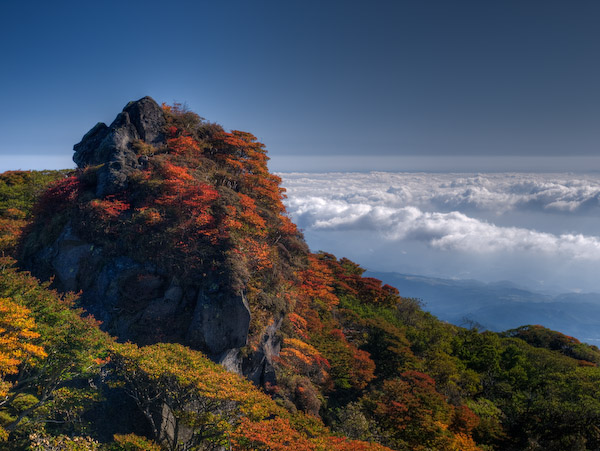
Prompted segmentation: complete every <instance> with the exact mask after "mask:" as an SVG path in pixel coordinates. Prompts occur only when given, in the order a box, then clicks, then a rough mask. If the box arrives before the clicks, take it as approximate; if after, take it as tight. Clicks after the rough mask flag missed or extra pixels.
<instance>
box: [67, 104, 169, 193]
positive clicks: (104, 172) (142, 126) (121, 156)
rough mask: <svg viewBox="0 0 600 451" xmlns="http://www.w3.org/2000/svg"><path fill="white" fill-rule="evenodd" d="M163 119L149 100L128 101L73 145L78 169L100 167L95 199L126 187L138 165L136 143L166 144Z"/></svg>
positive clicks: (156, 105)
mask: <svg viewBox="0 0 600 451" xmlns="http://www.w3.org/2000/svg"><path fill="white" fill-rule="evenodd" d="M165 124H166V120H165V115H164V113H163V110H162V108H161V107H160V106H159V105H158V104H157V103H156V102H155V101H154V100H153V99H152V98H151V97H144V98H142V99H140V100H137V101H135V102H129V103H128V104H127V105H126V106H125V108H124V109H123V111H122V112H121V113H119V115H118V116H117V117H116V118H115V120H114V121H113V122H112V124H110V126H106V124H104V123H101V122H100V123H98V124H96V125H95V126H94V127H93V128H92V129H91V130H90V131H89V132H87V133H86V134H85V135H84V137H83V138H82V140H81V142H79V143H78V144H75V146H74V147H73V149H74V150H75V154H74V155H73V161H74V162H75V163H76V164H77V166H78V167H80V168H84V167H86V166H101V167H100V168H99V170H98V184H97V188H96V196H98V197H104V196H107V195H110V194H114V193H116V192H118V191H120V190H122V189H123V188H125V187H126V186H127V179H128V176H129V175H130V174H131V172H132V170H133V169H135V168H137V167H139V165H140V162H139V161H138V156H137V154H136V151H135V149H134V147H133V145H134V144H135V142H136V141H139V140H143V141H145V142H146V143H147V144H151V145H153V146H160V145H162V144H164V142H165V135H164V128H165Z"/></svg>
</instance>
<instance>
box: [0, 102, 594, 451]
mask: <svg viewBox="0 0 600 451" xmlns="http://www.w3.org/2000/svg"><path fill="white" fill-rule="evenodd" d="M163 112H164V115H165V120H166V126H165V128H164V130H163V133H164V137H165V139H164V142H163V143H162V144H160V145H150V144H148V143H146V142H144V141H142V140H139V141H137V142H134V143H131V146H132V149H135V152H136V153H137V156H138V158H139V164H138V165H136V166H135V167H132V168H130V169H131V171H130V173H128V175H127V177H128V178H127V183H125V184H123V186H122V188H121V189H120V190H119V191H118V192H114V193H111V194H109V195H104V196H98V195H96V193H97V187H98V183H99V175H98V174H99V172H100V168H99V167H87V168H81V169H79V170H77V171H62V172H60V173H44V174H37V173H32V172H20V171H17V172H9V173H5V174H0V251H2V252H7V253H8V252H10V253H14V252H16V251H17V250H18V251H19V254H20V255H21V256H22V258H25V257H27V256H29V257H31V256H34V255H37V254H36V252H39V251H40V250H42V249H44V248H45V246H46V247H47V246H48V245H49V244H51V243H54V242H56V239H57V237H58V236H59V234H60V233H62V232H63V231H64V230H65V227H66V226H67V225H69V227H72V228H73V231H74V233H75V234H77V235H78V236H79V237H81V238H82V239H83V240H85V242H89V243H93V246H94V247H95V246H98V247H99V248H102V250H103V252H104V254H103V255H104V256H105V257H106V258H112V257H115V256H126V257H128V258H129V259H131V260H133V261H135V262H137V263H138V264H140V265H146V264H147V265H151V266H152V267H154V268H156V271H157V272H159V273H160V272H162V273H165V274H169V275H170V276H172V277H173V278H176V279H178V280H179V281H181V282H182V284H185V283H186V281H194V283H196V284H199V285H202V284H204V285H205V286H206V287H205V288H210V289H213V290H220V291H222V290H225V291H227V290H228V291H230V292H231V293H233V294H236V295H240V294H243V295H244V298H245V300H247V301H248V304H249V309H250V312H251V322H250V331H249V336H248V340H247V345H246V346H243V347H242V348H240V349H237V348H236V349H235V350H233V351H234V353H238V354H236V355H237V356H238V357H239V362H241V363H240V365H241V368H240V369H241V370H242V371H246V368H245V367H244V365H245V364H247V363H248V362H249V361H250V362H252V359H257V360H259V361H260V365H264V367H262V369H265V370H266V369H267V367H269V368H268V370H269V371H270V373H269V378H268V380H266V379H265V380H262V379H261V380H260V381H258V382H259V383H260V385H261V386H260V387H257V386H255V385H253V384H252V383H250V382H249V381H248V380H246V379H244V378H243V377H241V376H239V375H238V374H234V373H231V372H227V371H225V370H224V368H223V367H221V366H220V365H218V364H216V363H214V362H212V361H210V360H209V359H208V358H207V357H206V355H205V354H203V353H202V352H201V350H198V349H190V348H188V347H186V346H184V345H182V344H178V343H171V342H169V343H155V344H152V345H149V346H142V345H141V343H138V344H133V343H116V342H115V340H114V339H113V338H111V337H108V336H107V335H106V334H104V333H102V332H101V331H100V329H99V323H98V322H97V321H96V320H95V319H94V318H92V317H90V316H89V315H87V313H86V312H84V311H83V310H82V309H80V308H78V300H77V296H76V295H71V294H67V295H61V294H59V293H57V292H56V291H53V290H51V289H50V285H49V284H47V283H42V284H40V283H39V282H38V281H37V280H36V279H34V278H32V277H31V276H30V275H29V274H27V273H24V272H22V271H19V270H18V269H17V268H16V266H15V262H14V261H13V260H11V259H9V258H2V259H0V440H3V441H4V442H3V443H2V445H7V446H10V448H7V449H10V450H11V451H12V450H17V449H40V450H41V449H45V450H53V449H56V450H59V449H60V450H63V449H85V450H92V449H93V450H103V451H106V450H109V451H123V450H126V451H131V450H153V451H154V450H156V451H158V450H159V449H166V450H173V451H175V450H191V449H198V450H200V449H207V450H208V449H228V450H238V451H249V450H265V451H267V450H270V451H277V450H299V451H302V450H307V451H313V450H314V451H317V450H319V451H329V450H333V451H336V450H337V451H384V450H390V449H396V450H407V449H410V450H441V451H442V450H443V451H458V450H460V451H477V450H484V449H485V450H500V449H507V450H510V449H548V450H563V449H581V450H583V449H599V448H600V436H599V435H598V430H597V429H598V428H597V425H598V424H599V422H600V413H599V412H600V395H599V394H598V389H597V387H598V384H600V369H598V364H600V351H598V349H597V348H596V347H593V346H589V345H586V344H585V343H581V342H579V341H578V340H576V339H575V338H573V337H569V336H565V335H563V334H560V333H558V332H554V331H550V330H548V329H546V328H544V327H542V326H523V327H521V328H518V329H514V330H511V331H507V332H505V333H504V334H496V333H492V332H489V331H486V332H479V331H477V330H476V329H470V330H469V329H463V328H459V327H456V326H453V325H450V324H448V323H443V322H440V321H438V320H437V319H436V318H434V317H433V316H432V315H430V314H428V313H426V312H425V311H423V310H422V309H421V303H420V301H418V300H415V299H407V298H403V297H401V296H400V293H398V291H397V290H396V289H395V288H393V287H391V286H389V285H385V284H383V283H382V282H381V281H380V280H378V279H376V278H372V277H365V276H364V273H365V271H364V269H363V268H361V267H360V266H359V265H358V264H356V263H354V262H352V261H350V260H348V259H346V258H340V259H338V258H337V257H335V256H333V255H331V254H328V253H325V252H317V253H312V252H309V250H308V248H307V246H306V243H305V242H304V240H303V238H302V234H301V232H300V231H299V230H298V229H297V228H296V226H295V224H294V223H293V222H292V221H291V219H290V218H289V217H288V216H287V214H286V212H285V208H284V204H283V201H284V199H285V190H284V189H283V188H282V187H281V186H280V183H281V179H280V178H279V177H277V176H275V175H273V174H271V173H270V172H269V171H268V168H267V162H268V157H267V154H266V149H265V146H264V145H263V144H261V143H260V142H258V141H257V139H256V137H254V136H253V135H251V134H250V133H246V132H242V131H236V130H232V131H226V130H225V129H223V128H222V127H221V126H219V125H216V124H211V123H208V122H206V121H204V120H203V119H201V118H200V117H199V116H197V115H196V114H194V113H192V112H189V111H187V110H186V109H185V108H184V107H182V106H181V105H179V104H175V105H172V106H169V105H163ZM37 186H39V187H42V186H43V187H47V189H41V188H38V187H37ZM23 256H25V257H23ZM129 282H131V283H130V284H129V285H128V286H129V288H128V289H129V290H130V291H131V292H129V291H128V292H127V293H126V294H127V295H128V296H129V297H130V298H131V302H132V303H135V302H136V301H137V300H139V299H140V298H144V299H154V297H155V296H154V294H155V293H154V292H153V289H152V288H151V286H152V282H153V279H152V276H148V275H144V274H141V275H140V274H138V275H135V277H133V278H132V280H131V281H129ZM214 287H216V288H214ZM209 291H210V290H207V292H209ZM188 313H189V314H190V315H192V311H191V310H190V309H188V310H186V311H185V314H186V315H187V314H188ZM165 325H166V326H168V318H165ZM166 326H165V327H166ZM157 329H160V327H158V328H157ZM174 336H175V335H174ZM265 337H268V338H269V339H270V345H271V347H270V348H269V352H270V353H271V355H269V356H268V358H267V356H266V355H263V354H261V352H264V349H261V347H260V346H261V343H263V342H264V340H265V339H266V338H265ZM171 341H176V338H174V339H173V340H171ZM199 346H201V345H199ZM260 359H262V360H260ZM252 363H256V361H254V362H252ZM113 402H115V403H117V405H118V406H119V407H117V409H118V408H120V407H122V406H129V407H130V408H131V409H133V411H132V410H130V411H126V410H124V411H123V412H120V411H117V412H116V413H115V410H111V403H113ZM107 412H108V413H107ZM111 415H112V416H116V417H118V416H119V415H123V418H122V420H123V422H122V423H123V425H121V424H119V426H118V427H113V429H114V430H110V431H107V430H104V429H103V427H104V426H105V423H110V421H108V420H110V419H111V418H109V416H111ZM136 415H138V416H136ZM125 416H127V418H125ZM129 417H131V418H129ZM117 420H121V418H117ZM130 420H131V422H129V421H130ZM107 427H108V426H107ZM0 447H1V446H0Z"/></svg>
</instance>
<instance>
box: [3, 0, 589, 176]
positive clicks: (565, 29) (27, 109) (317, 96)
mask: <svg viewBox="0 0 600 451" xmlns="http://www.w3.org/2000/svg"><path fill="white" fill-rule="evenodd" d="M598 23H600V3H599V2H597V1H591V0H589V1H586V0H582V1H578V2H566V1H547V0H544V1H542V0H539V1H528V2H523V1H502V2H492V1H481V0H473V1H464V0H456V1H452V2H449V1H445V0H444V1H387V2H386V1H371V2H354V1H349V0H346V1H320V2H317V1H302V2H300V1H289V2H288V1H285V2H282V1H247V0H246V1H227V0H226V1H220V2H214V1H210V2H209V1H173V2H169V3H167V2H164V1H161V2H158V1H105V2H101V3H100V2H94V3H92V2H81V1H77V2H75V1H59V0H58V1H54V2H47V1H43V2H42V1H28V2H16V1H5V2H2V3H1V4H0V50H1V54H2V68H1V69H0V86H1V87H2V88H1V89H2V91H1V93H2V103H3V105H2V108H1V110H0V135H1V136H2V140H1V141H0V161H2V162H0V169H11V168H12V169H17V168H19V167H22V168H25V167H26V166H27V165H33V164H36V165H38V166H39V165H46V164H47V165H48V166H52V165H58V166H61V165H62V162H63V161H64V162H69V161H70V158H71V154H72V146H73V144H75V143H76V142H78V141H79V140H80V138H81V137H82V136H83V134H84V133H85V132H86V131H87V130H88V129H89V128H91V127H92V126H93V125H94V124H95V123H96V122H98V121H104V122H110V121H111V120H112V119H113V118H114V117H115V115H116V114H117V112H118V111H120V109H121V108H123V106H124V105H125V104H126V103H127V102H128V101H129V100H133V99H137V98H140V97H142V96H144V95H151V96H152V97H154V98H155V99H156V100H157V101H159V102H161V101H165V102H168V103H171V102H173V101H179V102H185V103H187V104H188V106H189V107H190V108H191V109H192V110H194V111H196V112H198V113H199V114H200V115H202V116H204V117H206V118H207V119H209V120H211V121H215V122H219V123H221V124H222V125H224V126H225V127H226V128H231V129H242V130H246V131H250V132H252V133H254V134H255V135H257V136H258V137H259V139H260V140H261V141H263V142H265V143H266V145H267V148H268V149H269V152H270V155H271V157H272V159H273V163H274V167H275V169H277V170H290V169H295V168H297V166H298V164H299V163H298V161H297V159H298V158H303V159H304V163H303V164H304V166H303V167H302V169H303V170H306V169H314V170H318V169H323V168H324V166H323V165H326V168H327V169H328V170H332V169H335V168H336V161H337V162H339V163H340V169H342V170H344V169H348V167H343V166H344V165H346V166H348V163H347V161H346V160H344V159H343V158H337V157H340V156H349V157H352V158H354V159H356V158H358V159H359V160H360V159H362V160H360V161H362V162H361V163H359V164H358V166H359V167H360V168H361V169H370V168H369V167H368V166H369V159H370V158H373V160H372V161H373V163H372V164H373V166H378V165H379V166H382V165H383V166H384V167H391V166H389V165H390V164H391V163H390V162H391V161H393V160H394V159H395V158H400V160H401V159H402V158H407V157H410V158H413V159H414V158H415V157H423V156H425V157H427V156H429V157H430V160H431V161H435V160H436V158H437V157H439V156H442V157H444V158H448V157H452V156H454V155H463V156H467V157H468V156H472V157H478V158H479V157H487V156H496V157H500V156H501V157H505V158H507V159H508V160H510V159H511V158H512V157H514V156H520V157H532V156H546V155H551V156H554V157H563V158H564V157H571V156H573V155H583V156H593V155H595V154H596V153H597V149H598V142H599V138H600V127H598V125H599V122H600V89H598V83H599V82H598V80H600V58H599V55H600V27H598ZM315 156H318V157H319V158H321V160H318V159H316V160H314V161H316V162H315V163H311V161H313V159H314V157H315ZM365 157H367V158H366V159H365ZM323 158H325V159H323ZM400 160H398V161H400ZM325 161H326V163H324V162H325ZM405 161H406V160H405ZM465 161H468V160H465ZM378 162H379V163H378ZM311 164H313V165H314V166H315V167H312V168H311ZM19 165H21V166H19ZM398 165H399V166H401V165H402V163H398V164H397V166H398ZM7 166H8V167H7ZM392 166H393V165H392ZM559 166H560V165H559ZM585 166H586V169H600V166H598V167H595V164H594V166H593V167H590V166H589V165H587V164H586V165H585ZM373 169H381V167H373ZM558 169H560V167H558Z"/></svg>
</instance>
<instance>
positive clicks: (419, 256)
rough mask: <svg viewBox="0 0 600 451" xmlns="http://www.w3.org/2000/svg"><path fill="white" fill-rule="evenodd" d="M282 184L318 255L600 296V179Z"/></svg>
mask: <svg viewBox="0 0 600 451" xmlns="http://www.w3.org/2000/svg"><path fill="white" fill-rule="evenodd" d="M280 175H281V176H282V178H283V185H284V186H285V187H286V188H287V190H288V191H287V194H288V199H287V201H286V203H287V207H288V211H289V212H290V214H291V216H292V218H293V219H294V220H295V221H296V223H297V224H298V225H299V227H300V228H302V229H303V230H304V233H305V236H306V238H307V241H308V243H309V245H310V246H311V248H312V249H313V250H318V249H322V250H326V251H331V252H334V253H335V254H337V255H339V256H348V257H350V258H352V259H354V260H356V261H357V262H358V263H360V264H362V265H363V266H366V267H367V268H368V269H372V270H378V271H395V272H409V273H413V274H423V275H430V276H438V277H452V278H474V279H480V280H484V281H497V280H512V281H515V282H517V283H520V284H523V285H526V286H528V287H530V288H536V289H540V288H542V289H547V290H558V291H563V290H565V291H566V290H575V291H600V282H599V281H598V280H597V279H598V278H597V276H596V271H595V268H596V266H597V265H598V263H600V175H584V174H539V173H526V174H525V173H504V174H502V173H488V174H447V173H441V174H440V173H387V172H371V173H324V174H311V173H282V174H280Z"/></svg>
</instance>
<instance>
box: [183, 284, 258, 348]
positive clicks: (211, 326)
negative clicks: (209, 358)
mask: <svg viewBox="0 0 600 451" xmlns="http://www.w3.org/2000/svg"><path fill="white" fill-rule="evenodd" d="M249 327H250V308H249V307H248V303H247V302H246V299H245V298H244V296H243V295H239V296H232V295H227V294H225V293H223V292H222V291H220V290H219V291H216V292H213V293H207V292H205V291H204V290H201V291H200V292H199V293H198V300H197V302H196V308H195V310H194V316H193V318H192V322H191V324H190V327H189V330H188V339H189V341H190V344H191V345H192V346H194V347H198V348H205V349H207V350H208V352H209V353H210V354H212V355H218V354H220V353H222V352H224V351H227V350H228V349H232V348H241V347H242V346H245V345H246V341H247V338H248V328H249Z"/></svg>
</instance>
